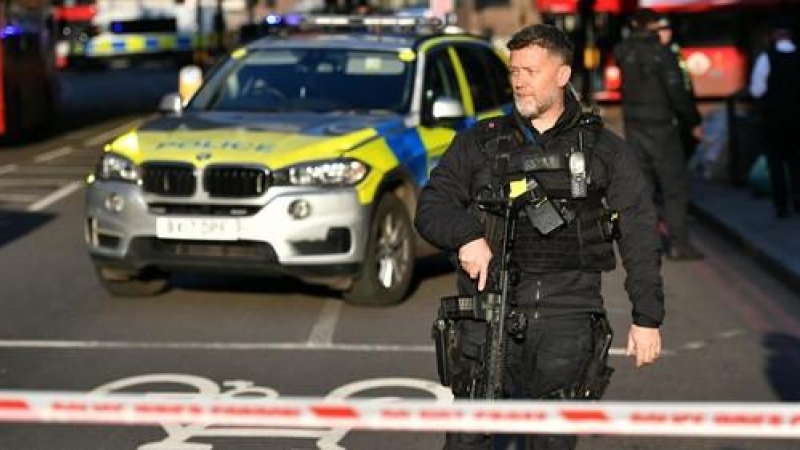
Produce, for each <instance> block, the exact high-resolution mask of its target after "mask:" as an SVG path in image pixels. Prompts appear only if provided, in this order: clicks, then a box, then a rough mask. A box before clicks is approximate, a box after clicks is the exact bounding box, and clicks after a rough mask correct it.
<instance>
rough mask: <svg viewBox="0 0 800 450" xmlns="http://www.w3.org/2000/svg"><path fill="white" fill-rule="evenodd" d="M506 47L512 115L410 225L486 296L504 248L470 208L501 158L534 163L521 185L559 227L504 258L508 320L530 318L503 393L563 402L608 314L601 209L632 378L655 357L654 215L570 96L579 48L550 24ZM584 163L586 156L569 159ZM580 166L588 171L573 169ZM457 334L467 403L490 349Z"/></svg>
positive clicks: (481, 328)
mask: <svg viewBox="0 0 800 450" xmlns="http://www.w3.org/2000/svg"><path fill="white" fill-rule="evenodd" d="M507 47H508V49H509V50H510V72H511V84H512V87H513V91H514V103H515V107H514V109H513V111H512V112H511V113H510V114H508V115H505V116H501V117H496V118H491V119H484V120H482V121H479V122H478V123H477V124H475V125H474V126H473V127H472V128H469V129H466V130H464V131H461V132H459V133H458V134H457V135H456V137H455V138H454V140H453V141H452V143H451V145H450V147H449V148H448V149H447V151H446V152H445V153H444V155H443V157H442V159H441V161H440V163H439V165H438V166H437V167H436V168H435V169H434V170H433V171H432V172H431V177H430V180H429V182H428V183H427V184H426V185H425V187H424V188H423V190H422V193H421V196H420V198H419V203H418V208H417V211H416V218H415V225H416V227H417V229H418V231H419V232H420V233H421V235H422V236H423V237H424V238H426V239H427V240H428V241H429V242H431V243H433V244H434V245H436V246H438V247H440V248H442V249H444V250H447V251H450V252H453V253H454V254H455V255H457V257H458V263H457V264H458V267H459V270H458V282H457V285H458V290H459V293H460V294H461V295H465V296H476V295H477V294H478V292H479V291H481V292H482V291H484V290H485V289H486V287H487V279H488V277H489V276H490V261H492V259H493V258H495V257H496V256H497V255H498V254H499V252H500V251H501V249H498V248H497V246H496V240H495V239H493V238H492V237H491V233H489V232H488V231H487V226H486V224H487V223H489V221H490V220H494V218H493V217H492V212H491V210H487V209H481V208H480V207H479V202H478V201H476V199H480V198H482V195H485V193H486V191H487V190H488V191H492V190H495V189H498V188H500V187H499V186H497V183H496V182H495V181H493V180H498V179H501V178H499V177H498V176H497V171H498V169H497V164H495V162H496V161H498V153H499V154H503V155H504V154H505V153H503V152H504V151H505V150H507V151H508V154H509V158H506V159H507V160H508V161H514V160H518V159H520V158H525V160H526V161H528V162H529V164H526V167H528V168H530V169H531V170H530V172H523V173H524V176H525V178H527V182H526V184H529V183H528V182H529V181H531V180H538V182H539V183H540V185H541V187H542V189H543V190H544V191H545V193H546V194H547V197H548V199H549V201H550V202H552V204H553V205H555V206H556V207H557V209H558V210H559V212H560V213H561V216H560V217H562V218H563V220H564V223H563V224H561V226H559V227H558V228H557V229H554V230H553V231H549V232H547V233H546V234H543V233H542V232H540V231H539V230H538V229H537V228H536V227H535V226H534V221H533V220H531V217H530V216H528V217H520V218H519V220H518V222H517V226H516V233H515V235H514V245H513V251H512V252H511V255H512V256H511V258H510V259H511V264H512V265H513V266H515V267H517V268H518V276H517V277H515V278H517V280H515V282H514V284H513V285H512V288H511V290H512V292H513V305H514V307H513V308H514V310H515V311H517V312H520V313H523V314H524V315H525V316H526V317H527V319H528V321H527V326H526V327H525V328H524V332H523V333H522V335H520V336H514V337H512V338H509V341H508V346H507V358H506V363H507V365H506V367H505V372H506V375H507V377H506V378H507V381H508V382H507V383H504V386H503V388H504V390H505V394H504V395H506V396H509V397H513V398H526V399H543V398H545V399H553V398H565V397H569V394H567V393H568V392H569V390H570V388H571V387H572V386H575V385H576V384H577V383H580V382H581V381H582V377H583V373H584V371H583V369H584V368H585V367H586V365H587V363H588V361H589V360H590V359H591V354H592V350H593V346H594V342H593V340H592V337H591V336H592V323H593V320H595V319H596V318H597V316H603V315H604V314H605V309H604V306H603V299H602V297H601V292H600V290H601V288H600V285H601V272H602V271H607V270H612V269H614V267H615V263H616V257H615V253H614V250H613V244H612V242H610V240H609V236H607V235H606V233H604V232H603V231H602V230H603V229H604V228H603V224H604V219H603V218H604V217H606V214H605V213H604V212H606V211H607V210H614V211H617V212H618V214H619V221H618V224H619V231H620V235H619V239H618V248H619V250H620V253H621V256H622V261H623V265H624V266H625V268H626V269H627V272H628V278H627V282H626V289H627V291H628V295H629V297H630V299H631V301H632V303H633V313H632V322H633V323H632V325H631V327H630V331H629V333H628V336H627V351H628V354H629V355H631V356H633V357H634V359H635V364H636V366H637V367H640V366H644V365H646V364H650V363H652V362H654V361H655V360H656V359H657V358H658V356H659V353H660V351H661V337H660V333H659V326H660V325H661V322H662V320H663V317H664V305H663V303H664V301H663V290H662V280H661V275H660V261H661V254H660V244H659V242H658V235H657V233H656V228H655V226H656V216H655V210H654V207H653V204H652V201H651V198H650V196H649V194H647V192H648V191H647V189H646V184H645V180H644V178H643V175H642V173H641V170H640V168H639V166H638V165H637V163H636V160H635V159H634V157H633V154H632V153H631V152H630V151H629V149H628V147H627V146H626V144H625V142H624V141H623V140H622V139H620V138H619V137H618V136H616V135H615V134H613V133H612V132H611V131H608V130H607V129H605V128H603V126H602V122H601V121H600V119H599V117H597V116H595V115H589V114H585V113H584V112H583V110H582V108H581V105H580V103H579V102H578V100H577V99H576V97H575V95H574V94H572V91H571V90H570V89H569V79H570V75H571V69H570V66H571V63H572V57H573V47H572V44H571V42H570V41H569V39H568V38H567V37H566V35H565V34H564V33H563V32H562V31H560V30H559V29H558V28H556V27H553V26H550V25H531V26H528V27H525V28H523V29H521V30H520V31H518V32H517V33H516V34H515V35H514V36H513V37H512V38H511V40H510V41H509V42H508V44H507ZM500 142H505V143H506V145H500V144H499V143H500ZM495 144H497V145H495ZM504 149H505V150H504ZM578 153H580V156H581V158H577V159H576V158H574V157H573V156H574V155H576V154H578ZM578 160H582V161H583V162H584V163H585V164H584V165H583V167H581V164H570V162H573V163H576V162H578ZM570 166H572V167H570ZM509 167H513V164H511V165H509ZM526 170H527V169H526ZM512 172H514V169H513V168H510V169H509V170H508V173H512ZM509 178H510V177H509ZM512 182H513V180H512ZM505 186H506V185H505V183H503V184H502V189H503V190H506V189H505ZM508 191H509V192H513V188H509V189H508ZM495 266H496V265H495V264H492V267H495ZM455 327H456V330H457V334H456V336H457V337H456V341H457V343H456V345H455V352H454V353H456V354H455V357H454V360H453V362H452V363H453V364H452V365H453V368H452V371H451V372H452V373H450V378H451V387H452V389H453V393H454V395H455V396H456V397H460V398H469V397H471V396H473V392H472V387H471V386H474V385H475V383H474V382H473V381H475V380H473V379H472V378H474V376H475V373H476V371H475V370H473V369H474V367H477V366H479V365H480V362H481V361H480V359H481V358H482V356H481V355H482V352H481V350H480V349H482V348H484V346H485V345H486V334H485V323H484V322H481V321H479V320H470V319H464V320H458V321H456V322H455ZM576 442H577V437H576V436H571V435H537V436H529V437H527V438H526V448H528V449H531V448H536V450H553V449H573V448H575V446H576ZM491 445H492V437H491V436H487V435H481V434H448V435H447V437H446V447H445V448H446V449H448V450H466V449H484V450H485V449H489V448H491Z"/></svg>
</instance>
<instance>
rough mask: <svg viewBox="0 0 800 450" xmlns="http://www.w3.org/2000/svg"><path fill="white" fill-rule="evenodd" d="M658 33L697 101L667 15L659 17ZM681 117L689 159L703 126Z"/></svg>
mask: <svg viewBox="0 0 800 450" xmlns="http://www.w3.org/2000/svg"><path fill="white" fill-rule="evenodd" d="M656 26H657V34H658V40H659V41H660V42H661V43H662V44H664V45H666V46H668V47H669V49H670V50H672V53H673V54H674V55H675V58H677V59H678V66H679V67H680V68H681V75H682V76H683V88H684V89H686V92H687V93H688V94H689V96H690V97H691V98H692V101H694V102H696V101H697V100H696V97H695V94H694V83H693V82H692V73H691V72H690V71H689V64H688V62H687V61H686V58H684V57H683V52H682V50H681V46H680V44H678V42H676V41H675V33H674V31H673V29H672V23H671V22H670V20H669V18H668V17H666V16H661V17H660V18H659V19H658V23H657V25H656ZM681 119H682V118H681V117H678V120H679V124H678V125H679V126H680V132H681V143H682V144H683V152H684V156H685V157H686V160H687V161H688V160H689V159H691V157H692V155H694V152H695V150H697V145H698V144H699V143H700V140H701V139H702V138H703V136H702V127H700V128H696V127H694V126H691V125H690V124H689V125H687V124H686V123H683V121H682V120H681Z"/></svg>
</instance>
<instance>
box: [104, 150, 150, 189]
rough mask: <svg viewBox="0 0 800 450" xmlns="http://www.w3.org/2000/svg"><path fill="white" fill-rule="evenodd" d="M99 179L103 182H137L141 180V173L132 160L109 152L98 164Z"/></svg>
mask: <svg viewBox="0 0 800 450" xmlns="http://www.w3.org/2000/svg"><path fill="white" fill-rule="evenodd" d="M97 177H98V178H101V179H103V180H117V181H132V182H137V181H139V179H140V178H141V171H140V169H139V166H137V165H136V164H134V163H133V161H131V160H130V159H128V158H126V157H124V156H122V155H119V154H116V153H110V152H107V153H105V154H104V155H103V157H102V158H101V159H100V163H99V164H97Z"/></svg>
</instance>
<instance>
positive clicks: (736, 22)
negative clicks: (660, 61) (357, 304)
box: [640, 0, 800, 98]
mask: <svg viewBox="0 0 800 450" xmlns="http://www.w3.org/2000/svg"><path fill="white" fill-rule="evenodd" d="M640 4H641V6H642V7H648V8H652V9H655V10H657V11H661V12H664V13H667V14H668V15H669V17H670V21H671V23H672V29H673V34H674V38H675V40H676V42H677V43H678V44H679V45H680V46H681V53H682V56H683V59H684V61H685V63H686V66H687V69H688V71H689V73H690V74H691V76H692V82H693V83H694V89H695V94H696V95H697V97H699V98H723V97H727V96H730V95H732V94H735V93H737V92H739V91H740V90H742V89H743V88H744V87H745V86H746V85H747V83H748V81H749V72H750V67H751V65H752V59H753V57H754V56H755V55H756V54H757V53H758V52H759V51H760V50H763V49H764V48H765V47H766V45H767V35H768V26H769V20H770V18H771V17H773V16H775V15H776V14H787V15H794V16H796V17H798V16H800V0H640Z"/></svg>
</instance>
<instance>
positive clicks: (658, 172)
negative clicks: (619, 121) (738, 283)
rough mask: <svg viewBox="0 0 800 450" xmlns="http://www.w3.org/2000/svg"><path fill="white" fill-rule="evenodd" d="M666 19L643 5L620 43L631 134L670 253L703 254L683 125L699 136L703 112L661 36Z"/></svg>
mask: <svg viewBox="0 0 800 450" xmlns="http://www.w3.org/2000/svg"><path fill="white" fill-rule="evenodd" d="M665 25H667V26H668V24H667V23H665V21H664V18H663V16H661V15H659V14H657V13H656V12H654V11H652V10H650V9H641V10H639V11H638V12H637V14H636V16H635V18H634V22H633V26H634V29H633V31H632V32H631V34H630V36H629V37H628V38H627V39H626V40H624V41H623V42H621V43H620V44H619V45H618V46H617V48H615V51H614V54H615V58H616V61H617V64H618V65H619V67H620V70H621V73H622V114H623V119H624V123H625V138H626V139H627V141H628V142H629V143H630V144H631V145H632V146H633V148H634V150H635V152H636V155H637V156H638V160H639V163H640V165H641V167H642V169H643V170H644V171H645V175H646V177H647V179H648V181H649V182H650V190H651V192H652V195H653V196H654V198H656V195H658V200H657V202H658V203H659V205H661V206H662V216H663V221H664V222H665V224H666V239H665V240H666V246H667V249H666V256H667V258H669V259H673V260H697V259H702V258H703V254H702V253H700V252H699V251H698V250H697V249H696V248H695V247H694V245H692V243H691V240H690V236H689V169H688V165H687V162H686V158H685V153H684V147H683V143H682V141H681V127H689V128H691V129H692V130H693V133H694V136H695V137H696V138H697V139H699V138H700V137H701V136H702V128H701V127H700V123H701V117H700V113H699V111H698V110H697V105H696V104H695V101H694V98H693V96H692V95H691V93H690V92H689V91H688V90H687V89H686V87H685V84H684V83H685V81H684V74H683V72H682V71H681V67H680V64H679V61H678V58H677V57H676V56H675V53H673V51H672V50H670V47H669V46H668V45H665V44H664V43H662V42H661V40H660V39H659V36H658V33H659V30H663V29H665Z"/></svg>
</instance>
